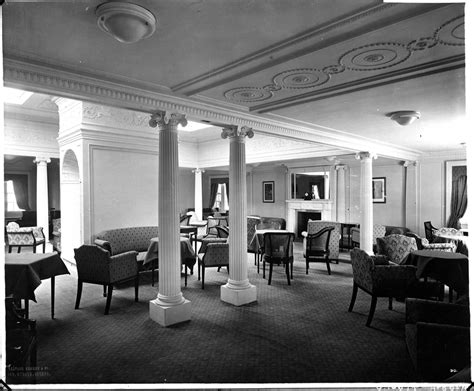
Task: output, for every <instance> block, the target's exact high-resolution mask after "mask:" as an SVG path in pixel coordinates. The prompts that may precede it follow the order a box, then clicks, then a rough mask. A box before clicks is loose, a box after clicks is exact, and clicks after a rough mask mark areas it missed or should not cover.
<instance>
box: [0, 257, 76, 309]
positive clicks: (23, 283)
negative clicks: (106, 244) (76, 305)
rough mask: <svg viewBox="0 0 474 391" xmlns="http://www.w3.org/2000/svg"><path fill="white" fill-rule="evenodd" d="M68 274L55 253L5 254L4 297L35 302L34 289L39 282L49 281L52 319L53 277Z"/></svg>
mask: <svg viewBox="0 0 474 391" xmlns="http://www.w3.org/2000/svg"><path fill="white" fill-rule="evenodd" d="M62 274H69V270H68V269H67V267H66V265H65V264H64V262H63V260H62V259H61V257H60V256H59V255H58V253H57V252H53V253H46V254H39V253H18V254H5V295H6V296H10V295H11V296H13V298H15V299H24V300H25V306H26V310H28V300H33V301H34V302H36V297H35V289H36V288H37V287H38V286H39V285H40V284H41V280H46V279H48V278H50V279H51V317H52V318H54V288H55V277H56V276H59V275H62Z"/></svg>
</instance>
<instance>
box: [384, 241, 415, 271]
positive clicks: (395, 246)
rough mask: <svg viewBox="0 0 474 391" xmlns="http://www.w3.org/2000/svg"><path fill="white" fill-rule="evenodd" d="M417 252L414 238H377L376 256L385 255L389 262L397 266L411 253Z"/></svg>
mask: <svg viewBox="0 0 474 391" xmlns="http://www.w3.org/2000/svg"><path fill="white" fill-rule="evenodd" d="M416 250H418V246H417V244H416V240H415V238H411V237H408V236H405V235H399V234H392V235H388V236H384V237H383V238H377V254H379V255H385V256H386V257H387V258H388V260H389V262H391V263H392V264H396V265H399V264H400V263H401V262H402V261H403V260H404V259H405V258H406V256H407V255H408V254H409V253H411V252H412V251H416Z"/></svg>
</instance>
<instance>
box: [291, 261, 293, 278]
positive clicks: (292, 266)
mask: <svg viewBox="0 0 474 391" xmlns="http://www.w3.org/2000/svg"><path fill="white" fill-rule="evenodd" d="M291 279H293V262H291Z"/></svg>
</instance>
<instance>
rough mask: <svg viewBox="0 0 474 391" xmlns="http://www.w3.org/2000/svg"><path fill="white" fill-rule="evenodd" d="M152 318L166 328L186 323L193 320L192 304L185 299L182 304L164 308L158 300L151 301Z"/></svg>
mask: <svg viewBox="0 0 474 391" xmlns="http://www.w3.org/2000/svg"><path fill="white" fill-rule="evenodd" d="M150 318H151V319H152V320H153V321H155V322H156V323H158V324H160V325H161V326H164V327H168V326H171V325H173V324H176V323H181V322H186V321H188V320H191V302H190V301H189V300H186V299H184V302H183V303H182V304H179V305H173V306H164V305H162V304H158V303H157V300H150Z"/></svg>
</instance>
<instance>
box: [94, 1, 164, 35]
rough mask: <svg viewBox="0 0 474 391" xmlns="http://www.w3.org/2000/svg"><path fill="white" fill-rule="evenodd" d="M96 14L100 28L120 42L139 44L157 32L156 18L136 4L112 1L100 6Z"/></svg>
mask: <svg viewBox="0 0 474 391" xmlns="http://www.w3.org/2000/svg"><path fill="white" fill-rule="evenodd" d="M95 14H96V16H97V25H98V26H99V28H100V29H101V30H103V31H105V32H106V33H107V34H110V35H111V36H112V37H114V38H115V39H116V40H117V41H119V42H123V43H134V42H138V41H139V40H141V39H145V38H148V37H149V36H150V35H152V34H153V33H154V32H155V28H156V19H155V16H154V15H153V14H152V13H151V12H150V11H148V10H147V9H145V8H143V7H141V6H139V5H136V4H132V3H122V2H118V1H110V2H107V3H102V4H100V5H99V6H98V7H97V8H96V10H95Z"/></svg>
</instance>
